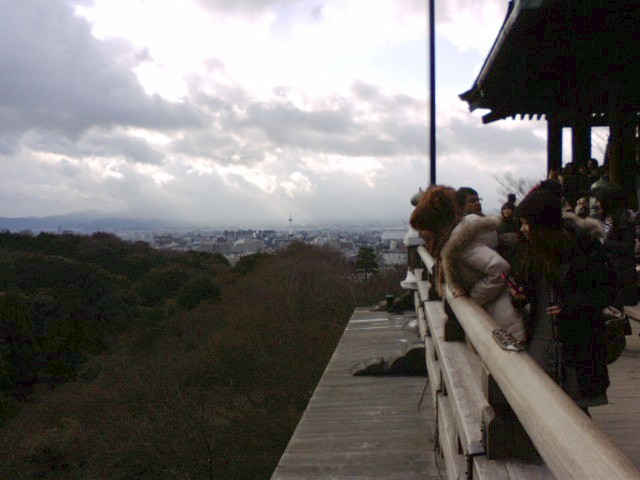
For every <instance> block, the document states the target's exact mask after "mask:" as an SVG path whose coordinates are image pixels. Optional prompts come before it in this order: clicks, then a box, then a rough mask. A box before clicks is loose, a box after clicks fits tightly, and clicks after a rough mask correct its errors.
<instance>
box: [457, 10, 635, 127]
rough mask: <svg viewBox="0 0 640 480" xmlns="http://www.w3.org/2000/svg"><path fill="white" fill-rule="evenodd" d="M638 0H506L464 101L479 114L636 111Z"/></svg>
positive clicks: (603, 121) (566, 118)
mask: <svg viewBox="0 0 640 480" xmlns="http://www.w3.org/2000/svg"><path fill="white" fill-rule="evenodd" d="M639 60H640V2H634V1H623V0H565V1H563V0H512V1H511V2H510V4H509V10H508V12H507V16H506V18H505V21H504V23H503V25H502V28H501V29H500V32H499V34H498V37H497V38H496V40H495V42H494V44H493V47H492V48H491V51H490V52H489V55H488V57H487V58H486V60H485V63H484V65H483V67H482V69H481V71H480V73H479V75H478V78H477V79H476V81H475V82H474V84H473V86H472V87H471V89H470V90H469V91H467V92H465V93H463V94H461V95H460V98H461V99H462V100H464V101H466V102H468V103H469V108H470V109H471V110H472V111H473V110H475V109H478V108H480V109H489V110H491V112H490V113H488V114H486V115H484V116H483V119H482V120H483V122H484V123H489V122H493V121H495V120H500V119H503V118H508V117H516V116H518V115H521V116H530V117H531V116H536V117H538V118H539V117H541V116H542V115H550V114H552V115H555V116H556V118H558V119H559V121H560V122H561V123H563V124H567V125H569V124H571V123H572V122H573V121H574V120H575V118H576V114H577V115H578V116H580V117H581V118H582V119H583V120H586V121H587V122H588V123H589V124H591V125H607V124H608V113H609V112H610V111H613V110H617V111H627V112H634V113H635V114H638V112H640V88H638V86H639V83H640V78H638V76H637V75H636V74H635V72H636V71H637V70H636V68H637V66H638V65H640V63H638V61H639Z"/></svg>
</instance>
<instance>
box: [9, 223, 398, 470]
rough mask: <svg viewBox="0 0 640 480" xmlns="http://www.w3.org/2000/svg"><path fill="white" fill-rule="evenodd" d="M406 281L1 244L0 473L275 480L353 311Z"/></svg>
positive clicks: (299, 264) (334, 267)
mask: <svg viewBox="0 0 640 480" xmlns="http://www.w3.org/2000/svg"><path fill="white" fill-rule="evenodd" d="M402 270H403V269H398V270H392V271H386V272H382V273H376V274H374V275H373V276H372V277H370V278H368V279H367V281H366V282H363V281H362V280H361V276H359V275H357V274H356V271H357V269H356V266H355V265H353V264H352V263H350V262H348V261H346V260H345V258H344V257H343V256H342V255H341V254H340V253H338V252H335V251H332V250H330V249H327V248H319V247H311V246H308V245H305V244H301V243H293V244H291V245H290V246H289V247H288V248H287V249H286V250H282V251H280V252H278V253H276V254H273V255H271V254H269V255H268V254H255V255H251V256H248V257H244V258H243V259H242V260H241V261H240V262H238V263H237V264H236V265H235V266H231V265H230V264H229V263H228V262H227V261H226V259H225V258H224V257H223V256H221V255H217V254H209V253H203V252H171V251H162V250H155V249H152V248H150V247H149V246H148V245H147V244H145V243H142V242H137V243H129V242H125V241H122V240H120V239H118V238H117V237H116V236H115V235H111V234H106V233H96V234H94V235H91V236H80V235H73V234H61V235H56V234H49V233H42V234H40V235H37V236H32V235H21V234H13V233H8V232H4V233H0V452H1V453H0V478H52V479H53V478H56V479H57V478H60V479H62V478H82V479H89V480H91V479H107V478H108V479H113V478H122V479H125V478H127V479H129V478H136V479H143V478H149V479H151V478H153V479H157V478H167V479H168V478H172V479H174V478H185V479H186V478H192V479H199V478H206V479H212V478H247V479H257V478H268V477H269V476H270V474H271V472H272V470H273V468H275V465H276V463H277V461H278V459H279V457H280V455H281V453H282V451H283V449H284V447H285V446H286V443H287V441H288V439H289V437H290V435H291V433H292V431H293V429H294V428H295V426H296V424H297V421H298V419H299V417H300V415H301V413H302V411H303V410H304V407H305V405H306V403H307V401H308V399H309V397H310V395H311V393H312V392H313V388H314V387H315V385H316V383H317V381H318V379H319V377H320V375H321V373H322V371H323V369H324V366H325V365H326V363H327V361H328V358H329V356H330V355H331V353H332V352H333V349H334V348H335V344H336V342H337V340H338V339H339V337H340V335H341V333H342V330H343V328H344V326H345V324H346V322H347V320H348V318H349V316H350V315H351V313H352V311H353V309H354V307H355V306H357V305H363V306H366V305H371V304H373V303H376V302H378V301H379V300H380V299H383V298H384V297H385V295H386V294H389V293H398V291H399V279H400V278H401V276H402V274H403V273H404V272H403V271H402Z"/></svg>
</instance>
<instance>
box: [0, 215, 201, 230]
mask: <svg viewBox="0 0 640 480" xmlns="http://www.w3.org/2000/svg"><path fill="white" fill-rule="evenodd" d="M187 226H189V225H188V224H186V223H182V222H179V221H176V220H167V219H158V218H136V217H128V216H126V214H118V213H106V212H103V211H100V210H87V211H83V212H74V213H67V214H64V215H52V216H49V217H20V218H7V217H0V230H10V231H22V230H31V231H33V232H34V233H38V232H43V231H44V232H62V231H65V230H67V231H74V232H97V231H106V232H112V231H122V230H161V229H163V228H178V227H187Z"/></svg>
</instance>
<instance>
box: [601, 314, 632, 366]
mask: <svg viewBox="0 0 640 480" xmlns="http://www.w3.org/2000/svg"><path fill="white" fill-rule="evenodd" d="M602 316H603V319H604V327H605V334H606V339H605V342H606V343H605V344H606V347H607V363H613V362H615V361H616V360H617V359H618V358H619V357H620V355H622V352H623V351H624V349H625V347H626V346H627V340H626V338H625V336H626V335H631V323H630V322H629V317H628V316H627V315H626V314H625V313H624V312H621V311H620V310H619V309H617V308H616V307H614V306H611V305H609V306H608V307H606V308H604V309H603V310H602Z"/></svg>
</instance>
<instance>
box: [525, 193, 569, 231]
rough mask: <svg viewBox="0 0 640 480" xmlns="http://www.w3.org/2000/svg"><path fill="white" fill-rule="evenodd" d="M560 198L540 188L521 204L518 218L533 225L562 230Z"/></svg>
mask: <svg viewBox="0 0 640 480" xmlns="http://www.w3.org/2000/svg"><path fill="white" fill-rule="evenodd" d="M560 205H561V203H560V198H559V197H558V195H557V194H555V193H554V192H551V191H550V190H547V189H545V188H539V189H537V190H535V191H533V192H530V193H529V194H528V195H527V196H526V197H525V198H524V200H522V201H521V202H520V205H518V208H517V210H516V216H517V217H519V218H524V219H526V220H527V222H529V223H530V224H532V225H541V226H543V227H547V228H562V209H561V206H560Z"/></svg>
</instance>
